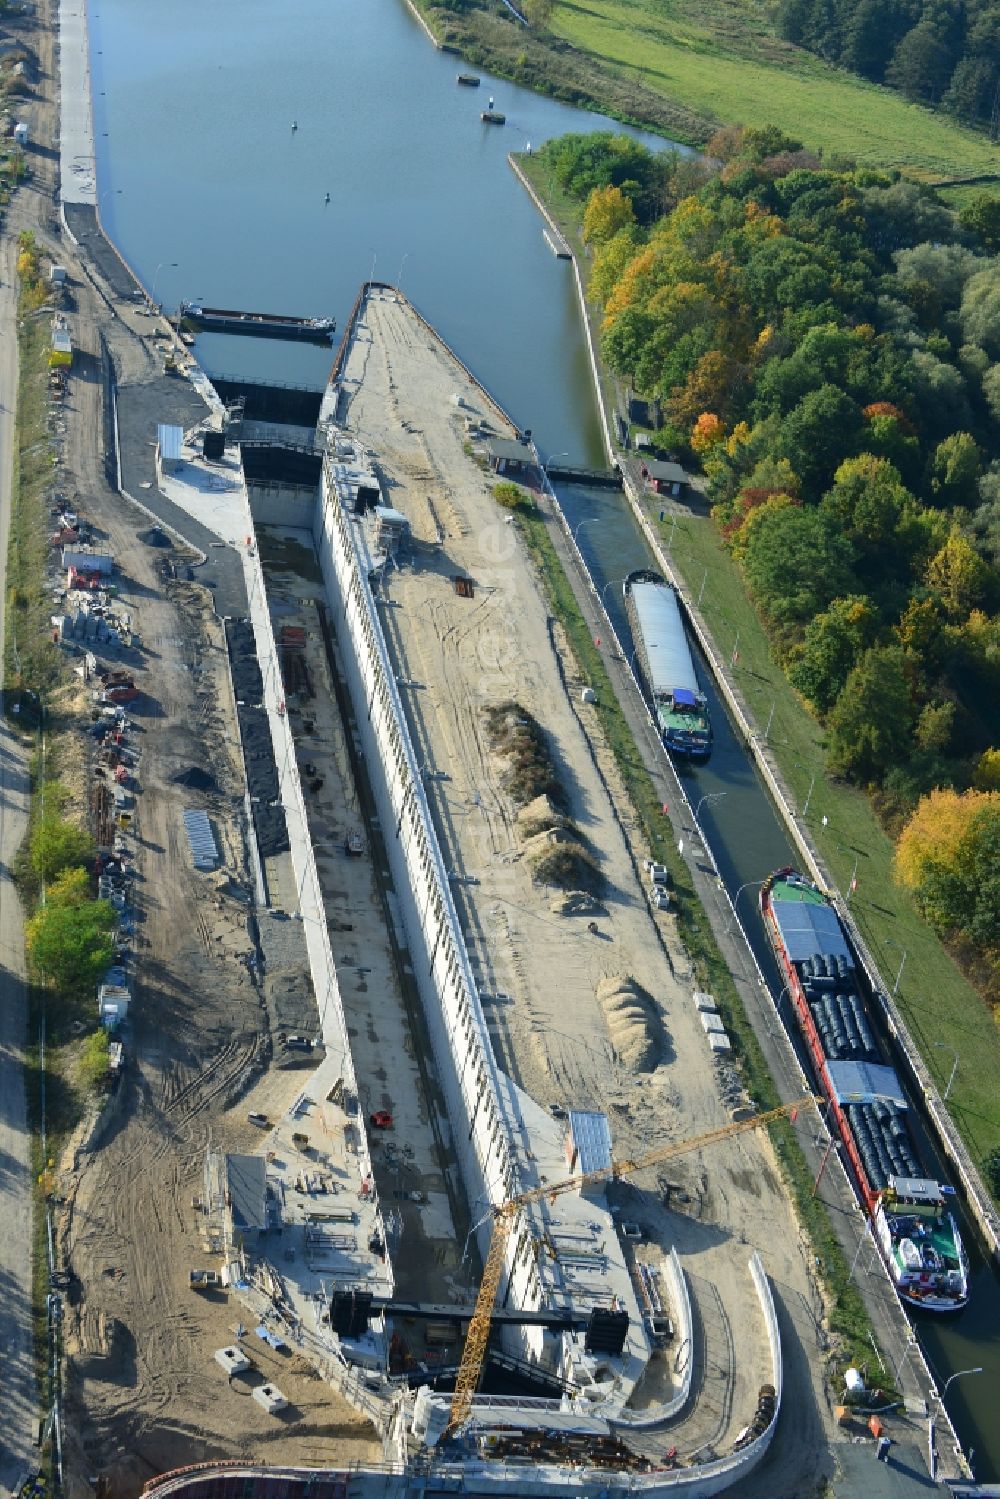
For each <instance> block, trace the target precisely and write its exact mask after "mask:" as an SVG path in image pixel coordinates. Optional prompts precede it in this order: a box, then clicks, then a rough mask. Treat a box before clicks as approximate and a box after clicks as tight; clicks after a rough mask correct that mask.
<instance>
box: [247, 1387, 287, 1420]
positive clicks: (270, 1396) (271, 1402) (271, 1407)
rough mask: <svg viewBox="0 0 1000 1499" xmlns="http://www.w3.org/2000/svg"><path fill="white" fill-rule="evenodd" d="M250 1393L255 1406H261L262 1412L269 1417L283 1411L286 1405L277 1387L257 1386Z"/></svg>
mask: <svg viewBox="0 0 1000 1499" xmlns="http://www.w3.org/2000/svg"><path fill="white" fill-rule="evenodd" d="M251 1393H252V1395H253V1398H254V1399H255V1400H256V1402H257V1404H258V1405H260V1406H263V1408H264V1410H266V1411H268V1412H269V1413H270V1414H271V1415H274V1413H275V1411H283V1410H284V1409H285V1406H286V1405H287V1404H288V1401H287V1400H286V1399H285V1397H284V1395H283V1394H282V1393H281V1391H280V1390H279V1389H278V1386H277V1385H273V1384H259V1385H258V1386H257V1388H256V1389H255V1390H253V1391H252V1392H251Z"/></svg>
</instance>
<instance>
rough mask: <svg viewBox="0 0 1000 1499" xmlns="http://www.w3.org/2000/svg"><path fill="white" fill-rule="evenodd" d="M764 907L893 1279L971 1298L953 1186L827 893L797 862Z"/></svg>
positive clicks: (911, 1292) (943, 1297) (919, 1293)
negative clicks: (923, 1137) (918, 1129)
mask: <svg viewBox="0 0 1000 1499" xmlns="http://www.w3.org/2000/svg"><path fill="white" fill-rule="evenodd" d="M760 908H761V915H762V917H763V920H764V927H765V930H766V932H767V936H768V940H769V941H770V943H771V946H772V948H773V949H774V953H775V956H776V958H777V960H778V965H779V967H780V969H781V975H782V978H783V979H784V980H785V984H786V988H787V991H788V993H789V995H790V996H791V1000H792V1004H793V1006H794V1008H795V1016H796V1020H797V1021H798V1026H799V1030H800V1032H801V1034H802V1037H803V1039H804V1041H805V1043H806V1048H807V1050H808V1052H809V1061H810V1064H811V1066H812V1069H813V1072H814V1073H815V1075H816V1079H817V1081H818V1083H819V1085H820V1087H821V1089H822V1091H823V1093H824V1094H825V1096H826V1098H827V1099H828V1101H829V1112H828V1115H827V1118H828V1122H829V1125H830V1128H831V1130H832V1131H833V1132H834V1134H835V1136H836V1137H838V1138H839V1140H840V1142H841V1144H842V1146H843V1153H844V1158H845V1165H846V1166H847V1168H848V1170H849V1174H850V1175H851V1177H852V1178H853V1181H854V1183H855V1186H856V1188H857V1192H858V1196H859V1197H860V1199H861V1203H862V1206H863V1208H864V1210H865V1213H866V1215H867V1216H868V1218H869V1220H870V1222H871V1227H872V1232H873V1235H874V1238H875V1242H876V1244H877V1245H878V1247H879V1251H880V1252H881V1255H882V1258H883V1259H884V1261H885V1263H886V1267H887V1268H888V1271H889V1274H890V1276H891V1278H892V1281H893V1284H894V1285H895V1287H896V1290H897V1291H898V1292H899V1294H900V1296H901V1297H902V1298H903V1300H904V1301H906V1302H907V1303H908V1304H909V1305H910V1306H915V1307H921V1308H922V1309H923V1310H925V1311H932V1312H951V1311H958V1310H959V1309H960V1308H961V1307H963V1306H965V1304H966V1302H967V1301H968V1299H969V1262H968V1257H967V1255H966V1252H965V1247H964V1245H963V1243H962V1237H961V1234H960V1232H959V1228H958V1224H957V1222H956V1221H955V1216H954V1214H953V1212H952V1203H953V1201H954V1197H955V1189H954V1188H953V1187H949V1186H946V1185H943V1184H941V1183H939V1182H938V1181H936V1180H935V1179H934V1178H933V1177H931V1176H929V1175H928V1172H927V1170H926V1168H925V1166H924V1164H923V1162H922V1160H921V1156H920V1151H919V1147H918V1145H917V1142H916V1140H915V1138H914V1132H913V1130H912V1127H911V1123H910V1120H911V1111H910V1105H909V1101H908V1099H907V1097H906V1094H905V1092H904V1090H903V1087H902V1085H901V1083H900V1081H899V1078H898V1076H897V1075H896V1072H895V1069H894V1068H893V1067H891V1066H889V1065H888V1063H887V1061H886V1057H885V1053H884V1051H883V1049H882V1047H881V1045H880V1043H879V1041H878V1039H877V1036H876V1033H875V1029H874V1026H873V1024H872V1018H871V1015H870V1012H869V1008H868V1001H869V999H870V997H871V991H870V986H869V983H868V979H867V976H866V974H865V971H864V967H863V965H862V964H861V963H860V961H859V959H858V956H857V954H856V952H855V950H854V948H853V946H852V945H851V942H850V940H849V938H848V935H847V932H846V931H845V929H844V926H843V923H842V922H841V920H840V917H839V916H838V914H837V912H836V910H835V909H834V906H833V903H832V901H831V900H830V897H829V896H828V895H826V894H825V893H824V892H823V891H822V890H820V889H819V887H818V886H817V885H815V884H813V883H812V881H811V880H808V879H806V878H805V877H804V876H803V875H801V874H798V873H796V871H795V870H793V869H779V870H778V871H777V873H775V874H773V875H771V876H770V878H769V879H767V880H765V882H764V884H763V885H762V886H761V892H760Z"/></svg>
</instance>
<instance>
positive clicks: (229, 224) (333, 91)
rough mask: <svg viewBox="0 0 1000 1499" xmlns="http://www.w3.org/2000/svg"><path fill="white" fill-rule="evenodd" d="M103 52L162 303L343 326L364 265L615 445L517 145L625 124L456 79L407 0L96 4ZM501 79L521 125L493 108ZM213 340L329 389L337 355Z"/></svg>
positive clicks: (134, 239)
mask: <svg viewBox="0 0 1000 1499" xmlns="http://www.w3.org/2000/svg"><path fill="white" fill-rule="evenodd" d="M91 50H92V54H93V55H92V76H93V80H94V91H95V100H94V129H95V134H96V138H97V141H96V143H97V152H98V193H99V202H100V211H101V217H102V220H103V222H104V224H105V227H106V228H107V230H108V232H109V234H111V236H112V238H114V240H115V241H116V243H117V244H118V246H119V248H120V249H121V250H122V251H123V253H124V254H125V256H126V258H127V259H128V260H129V262H130V263H131V264H132V265H133V266H134V267H135V268H136V269H137V271H138V272H139V274H140V276H141V277H142V279H143V281H144V282H145V284H146V286H147V288H148V289H149V290H150V291H152V292H153V294H154V295H155V297H156V299H157V300H158V301H160V302H162V303H163V304H164V305H165V306H166V307H168V308H174V307H176V306H177V305H178V304H179V302H180V301H182V300H184V301H205V302H207V303H208V304H210V305H212V306H222V307H235V308H241V309H252V310H254V311H266V312H282V313H293V314H297V315H301V316H318V315H332V316H334V317H336V318H337V320H338V323H339V324H340V325H341V326H342V325H343V323H344V321H345V320H346V317H347V314H348V312H349V311H350V308H351V305H352V303H353V301H354V297H355V295H356V293H357V290H358V287H359V285H360V284H361V282H362V281H363V280H364V279H365V278H366V277H369V276H372V275H373V274H374V276H377V277H379V278H381V279H382V280H386V281H392V282H400V283H401V284H402V286H403V289H404V290H405V291H406V292H407V294H408V295H409V296H410V297H411V298H412V300H413V301H414V302H415V304H416V305H417V307H419V308H420V310H421V311H423V312H424V313H425V314H426V315H427V316H428V317H429V319H430V320H431V321H432V322H433V323H434V325H435V326H436V327H437V328H438V329H439V331H440V332H441V334H442V335H443V337H444V338H445V339H446V340H447V341H448V342H449V343H450V344H451V345H452V347H453V348H455V349H458V350H460V351H461V353H462V357H463V359H464V360H465V361H466V363H467V364H468V365H469V366H470V368H471V369H472V370H473V372H474V373H475V374H476V375H477V376H478V377H479V378H480V379H482V380H483V382H484V384H485V385H486V386H487V388H488V389H490V390H491V391H492V392H494V394H496V395H497V397H498V399H499V400H500V401H501V402H502V403H503V404H504V405H505V406H506V407H507V409H508V410H509V411H510V413H511V415H512V416H513V417H514V418H515V420H516V421H517V422H518V423H519V424H520V425H521V426H523V427H529V428H533V429H534V431H535V433H536V435H537V436H539V437H540V438H541V440H542V442H543V443H544V444H545V445H546V446H547V447H548V448H549V449H550V450H552V451H555V450H558V449H566V450H570V451H571V452H572V454H573V456H574V458H576V459H578V460H580V461H584V462H588V463H590V464H595V463H599V462H601V461H602V452H601V446H600V437H599V428H598V421H597V414H596V411H595V409H594V402H593V397H592V394H591V386H590V373H589V367H588V363H587V356H586V349H585V346H584V343H583V339H582V337H581V333H580V326H579V321H578V318H577V312H576V304H575V300H574V292H573V280H572V272H571V270H570V268H569V266H568V265H567V263H566V262H565V261H560V260H557V259H556V258H555V256H554V255H553V254H552V252H551V251H550V250H549V249H548V247H547V246H546V244H545V242H544V240H543V239H542V232H541V229H542V226H541V221H540V219H539V217H538V214H537V212H536V210H535V208H534V206H533V205H532V203H531V200H530V199H529V198H528V196H527V194H526V192H525V191H524V189H523V187H522V186H521V184H520V183H519V182H518V181H517V179H516V178H515V176H514V174H513V173H512V172H511V171H510V170H509V168H508V167H507V164H506V157H507V153H508V152H510V151H513V150H524V149H526V147H527V146H528V144H529V143H530V144H531V145H532V146H533V147H534V146H539V145H541V143H542V142H543V141H544V140H546V139H548V138H549V137H550V136H553V135H561V134H564V133H565V132H567V131H570V130H595V129H598V128H615V129H618V128H620V127H618V126H616V125H614V123H613V122H612V121H609V120H606V119H604V118H603V117H601V116H599V115H593V114H584V113H582V112H581V111H579V110H573V109H571V108H568V107H567V106H565V105H562V104H558V103H556V102H555V101H554V100H550V99H545V98H542V97H541V96H539V95H536V94H531V93H529V92H527V91H525V90H523V89H518V88H515V87H514V86H513V85H511V84H509V83H506V82H505V81H503V80H497V81H495V82H491V81H490V80H489V79H488V78H484V79H483V84H482V86H481V87H480V88H478V89H470V88H463V87H459V86H458V85H457V84H456V81H455V79H456V73H457V71H458V68H459V67H461V63H460V62H459V61H458V60H457V59H456V58H454V57H451V56H446V55H444V54H442V53H439V52H437V51H435V50H434V48H433V47H432V46H431V45H430V43H429V42H428V40H427V38H426V36H425V35H424V33H423V31H422V30H421V29H420V27H419V26H418V24H417V22H416V21H415V19H414V18H413V16H412V15H411V14H410V12H409V11H408V10H407V9H406V7H405V5H404V4H403V3H402V0H365V3H364V4H358V3H356V0H287V3H285V4H284V5H282V6H280V7H275V6H274V5H273V4H270V3H267V4H265V3H264V0H246V3H241V4H238V5H237V4H236V3H234V0H222V3H219V4H216V5H213V6H211V7H210V8H209V9H208V10H206V8H205V6H204V5H202V4H196V3H195V0H144V3H143V4H141V5H137V4H135V3H132V0H93V10H92V12H91ZM490 97H494V99H495V103H496V107H497V109H498V110H502V111H503V112H504V113H505V114H506V117H507V123H506V125H504V126H496V125H485V124H483V123H482V122H481V120H480V118H479V116H480V112H481V111H482V110H484V109H485V108H486V107H487V104H488V101H489V99H490ZM293 124H296V125H297V126H298V128H297V129H295V130H293V129H292V126H293ZM645 139H647V140H648V141H649V142H650V144H654V145H656V146H658V147H662V146H663V144H664V143H663V142H662V141H661V140H657V139H654V138H653V137H645ZM327 193H329V195H330V202H329V203H327V202H326V201H325V199H326V194H327ZM198 353H199V356H200V358H201V359H202V361H203V363H204V364H205V365H206V367H207V368H208V369H209V370H210V371H211V372H212V373H215V374H256V375H258V376H267V377H269V378H271V379H272V380H287V381H289V382H291V383H301V384H313V385H317V386H320V385H322V384H323V382H324V380H325V377H326V374H327V372H328V370H329V366H330V362H331V353H330V351H329V350H324V349H317V348H312V347H307V346H303V345H291V344H281V343H277V342H275V341H270V340H267V341H259V340H252V339H243V338H232V337H225V336H222V335H209V336H207V337H204V338H202V339H199V342H198Z"/></svg>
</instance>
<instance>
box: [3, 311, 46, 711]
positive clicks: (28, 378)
mask: <svg viewBox="0 0 1000 1499" xmlns="http://www.w3.org/2000/svg"><path fill="white" fill-rule="evenodd" d="M39 302H40V292H39V287H38V285H37V283H32V285H31V286H30V287H29V288H28V289H24V288H23V287H22V292H21V296H20V298H19V301H18V354H19V360H20V374H19V378H18V392H17V427H16V439H15V462H14V471H13V474H12V475H11V495H10V544H9V547H8V552H7V597H6V599H5V600H4V609H5V611H6V633H5V641H4V662H3V673H4V684H5V687H6V689H7V692H8V702H10V701H11V695H13V700H14V701H17V693H18V692H19V690H21V689H28V690H29V691H30V692H33V693H37V694H40V695H41V697H43V698H44V696H45V694H46V693H47V692H48V691H50V690H51V688H53V687H54V686H55V684H56V683H57V682H58V680H59V675H60V660H59V653H58V651H57V650H56V649H55V647H54V646H53V645H52V641H51V638H50V633H49V615H50V614H51V612H52V611H51V601H50V599H49V596H48V592H47V589H46V585H45V566H46V562H47V559H48V555H49V546H48V540H47V532H48V531H49V529H50V527H49V514H48V511H49V503H50V501H49V495H50V493H51V489H52V481H53V472H54V469H55V463H56V456H55V451H54V449H53V445H52V439H51V436H50V434H49V429H48V424H47V416H48V410H49V405H48V378H49V367H48V354H49V344H50V333H49V312H48V311H47V310H46V309H45V308H44V307H41V306H40V305H39ZM21 708H22V713H23V714H24V715H27V716H28V717H31V715H30V713H29V711H28V710H29V708H30V702H29V701H28V700H24V701H22V703H21Z"/></svg>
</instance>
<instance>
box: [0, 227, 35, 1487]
mask: <svg viewBox="0 0 1000 1499" xmlns="http://www.w3.org/2000/svg"><path fill="white" fill-rule="evenodd" d="M16 244H17V241H16V235H15V233H14V232H12V226H10V225H8V232H7V233H6V234H5V236H4V238H3V240H2V246H0V393H2V395H0V401H2V404H0V603H2V601H3V599H4V598H5V597H6V584H7V579H6V574H7V544H8V532H9V528H10V494H11V479H12V474H13V463H14V451H15V420H16V413H17V384H18V355H17V291H16V272H15V265H14V261H15V255H16ZM4 625H5V610H4V609H2V608H0V662H2V660H3V651H4ZM27 819H28V773H27V762H26V756H25V751H24V749H23V747H22V746H21V744H20V743H19V741H18V740H17V739H16V738H15V736H14V735H13V734H12V733H11V732H10V730H9V728H8V727H7V723H6V721H5V720H4V719H3V718H0V1369H2V1378H0V1490H4V1489H9V1488H10V1487H11V1486H12V1485H13V1484H15V1483H16V1482H17V1479H18V1478H19V1477H20V1476H21V1475H22V1474H23V1473H24V1470H25V1468H26V1466H27V1464H28V1463H29V1462H30V1460H31V1454H32V1450H33V1449H32V1435H33V1432H34V1427H35V1421H36V1418H37V1411H36V1400H37V1394H36V1389H35V1372H34V1362H33V1358H32V1344H31V1208H32V1203H31V1138H30V1136H29V1133H28V1122H27V1111H26V1099H25V1085H24V1046H25V1039H26V1026H27V1009H28V1006H27V994H26V990H25V982H24V928H23V919H22V914H21V902H20V900H19V899H18V894H17V890H16V889H15V887H14V883H13V880H12V879H11V876H10V866H11V860H12V859H13V857H14V854H15V853H16V852H17V849H18V848H19V846H20V844H21V842H22V840H23V838H24V833H25V829H26V827H27Z"/></svg>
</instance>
